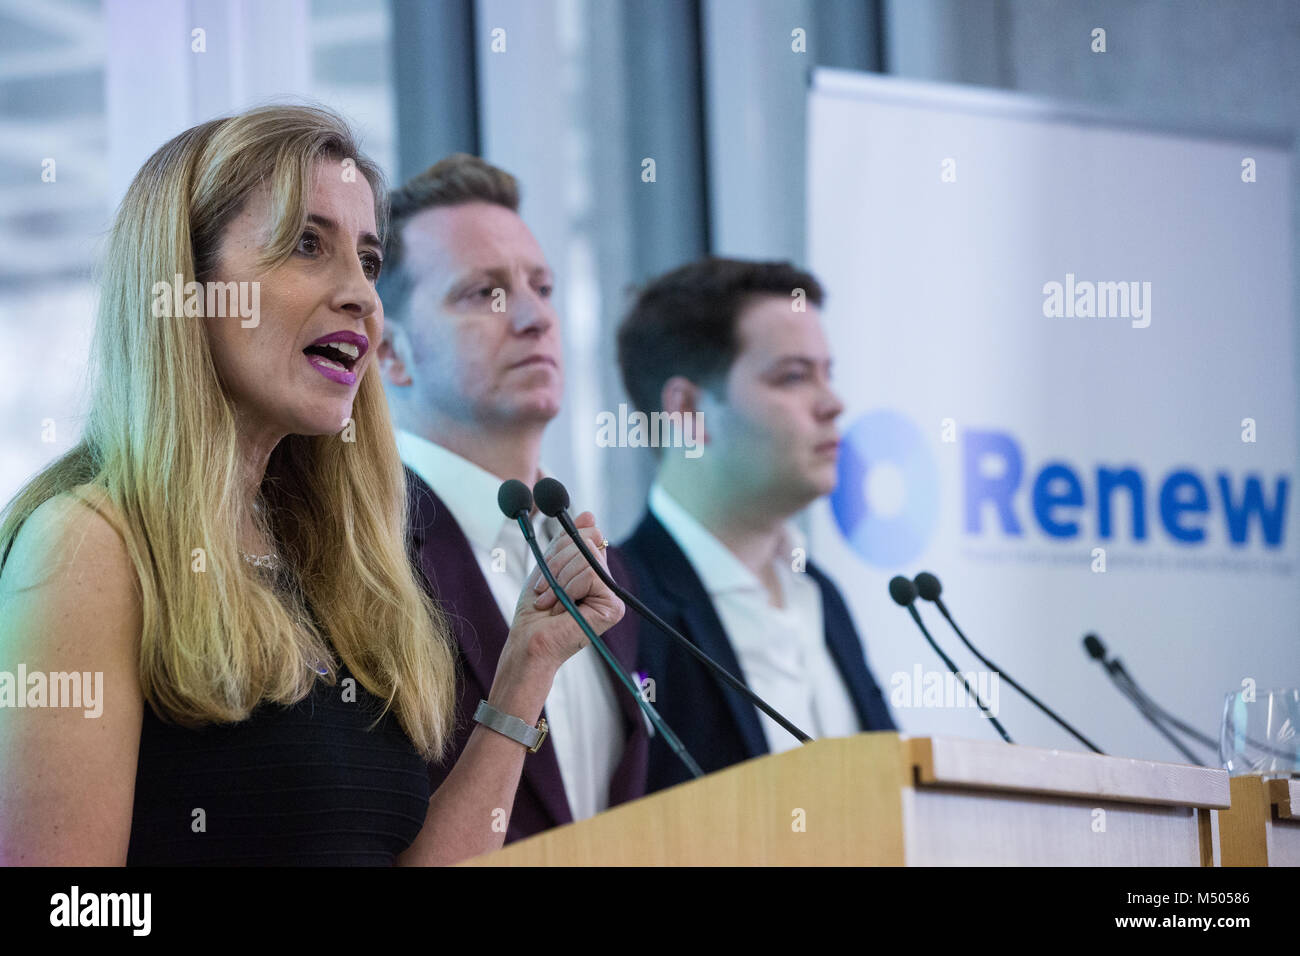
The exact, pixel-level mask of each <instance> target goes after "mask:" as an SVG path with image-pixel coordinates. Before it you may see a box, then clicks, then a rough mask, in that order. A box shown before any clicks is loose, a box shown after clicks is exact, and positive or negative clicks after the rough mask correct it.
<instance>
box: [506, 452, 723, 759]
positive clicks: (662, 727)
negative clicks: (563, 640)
mask: <svg viewBox="0 0 1300 956" xmlns="http://www.w3.org/2000/svg"><path fill="white" fill-rule="evenodd" d="M497 506H498V507H499V508H500V509H501V511H502V512H503V513H504V514H505V516H506V517H507V518H514V519H515V521H516V522H517V523H518V524H519V530H520V531H522V532H523V533H524V540H525V541H527V542H528V547H529V548H531V549H532V552H533V558H534V559H535V560H536V561H537V567H538V568H539V569H540V570H541V572H542V576H543V577H544V578H546V583H547V584H549V585H550V586H551V590H552V591H554V592H555V596H556V597H557V598H558V599H559V601H560V604H561V605H562V606H563V607H564V609H565V610H566V611H568V612H569V616H570V617H572V618H573V619H574V620H575V621H577V622H578V627H580V628H581V629H582V632H583V633H584V634H585V635H587V640H589V641H591V646H592V647H594V648H595V649H596V652H597V653H598V654H600V656H601V658H602V659H603V660H604V661H605V664H606V665H607V666H608V667H609V669H610V670H611V671H613V672H614V675H615V676H616V677H618V679H619V681H620V682H622V684H623V686H624V687H626V688H627V690H628V692H629V693H630V694H631V695H632V696H633V697H634V698H636V702H637V706H639V707H640V708H641V710H642V712H643V713H644V714H645V715H646V717H647V718H648V719H649V720H650V723H651V724H653V725H654V728H655V730H657V731H658V732H659V733H660V734H661V735H662V736H663V739H664V741H665V742H666V743H667V744H668V746H669V747H670V748H672V751H673V753H675V754H676V755H677V757H678V759H680V760H681V762H682V763H683V764H685V765H686V769H687V770H689V771H690V772H691V776H693V777H702V776H704V771H703V770H701V769H700V765H699V764H697V763H696V762H695V758H694V757H692V756H691V755H690V754H689V753H688V752H687V750H686V748H685V747H684V746H683V745H682V742H681V740H680V739H679V738H678V736H677V735H676V734H675V733H673V731H672V728H671V727H669V726H668V725H667V724H666V723H664V719H663V718H662V717H660V716H659V711H657V710H655V709H654V708H653V707H652V706H650V702H649V701H648V700H646V699H645V698H644V697H642V696H641V688H639V687H637V686H636V684H635V683H633V681H632V678H631V677H629V676H628V675H627V672H626V671H624V670H623V668H622V667H621V666H619V663H618V661H617V660H616V659H615V657H614V655H613V654H611V653H610V652H609V648H608V647H606V646H605V642H604V641H602V640H601V639H600V637H599V636H597V634H596V632H595V631H593V630H592V629H591V625H589V624H588V623H587V621H586V619H585V618H583V616H582V614H581V612H579V610H578V608H577V607H576V606H575V605H574V603H573V599H572V598H570V597H569V595H568V593H567V592H566V591H565V590H564V588H562V587H560V582H558V581H556V580H555V575H553V574H552V573H551V569H550V568H549V567H548V566H547V564H546V556H545V555H544V554H542V549H541V548H540V547H538V544H537V537H536V536H535V535H534V534H533V525H532V522H531V521H529V518H528V516H529V514H531V512H532V510H533V493H532V492H531V491H529V490H528V486H527V485H526V484H524V483H523V482H522V481H519V480H518V479H517V478H511V479H510V480H509V481H505V482H503V483H502V485H501V487H500V488H498V489H497Z"/></svg>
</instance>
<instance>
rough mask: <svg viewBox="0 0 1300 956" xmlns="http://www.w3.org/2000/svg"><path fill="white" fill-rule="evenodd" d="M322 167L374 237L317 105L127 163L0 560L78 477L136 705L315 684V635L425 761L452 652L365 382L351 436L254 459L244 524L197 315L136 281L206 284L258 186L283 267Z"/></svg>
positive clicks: (230, 411)
mask: <svg viewBox="0 0 1300 956" xmlns="http://www.w3.org/2000/svg"><path fill="white" fill-rule="evenodd" d="M326 159H329V160H336V161H341V162H344V163H345V167H346V164H348V163H349V162H350V163H351V164H354V165H355V169H356V170H357V171H358V172H359V173H361V174H362V175H364V176H365V178H366V180H367V181H368V182H369V183H370V185H371V188H372V189H373V191H374V195H375V206H376V210H375V213H376V220H377V224H378V226H379V230H380V236H381V238H382V237H383V233H384V231H385V228H386V219H387V203H388V200H387V192H386V189H385V186H384V178H383V174H382V173H381V172H380V170H379V169H378V168H377V167H376V166H375V165H374V164H373V163H371V162H370V161H369V160H367V159H366V158H365V157H364V156H362V155H361V154H360V153H359V151H358V150H357V147H356V143H355V140H354V137H353V135H352V133H351V131H350V129H349V128H348V125H347V124H346V122H344V120H342V119H341V118H340V117H339V116H337V115H336V114H334V113H332V112H330V111H329V110H325V109H321V108H317V107H311V106H267V107H261V108H258V109H254V110H250V111H248V112H245V113H242V114H240V115H238V116H233V117H228V118H225V119H218V120H213V121H211V122H208V123H203V124H201V125H199V126H195V127H194V128H192V129H189V130H186V131H185V132H183V133H181V134H180V135H179V136H177V137H175V138H174V139H172V140H171V141H170V142H168V143H166V144H165V145H164V146H162V147H161V148H160V149H159V150H158V151H157V152H155V153H154V154H153V156H151V157H150V158H149V160H148V161H147V162H146V163H145V164H144V166H143V167H142V168H141V170H140V172H139V173H138V174H137V175H136V177H135V179H134V181H133V182H132V183H131V187H130V189H129V190H128V191H127V194H126V197H125V198H124V199H123V201H122V205H121V207H120V209H119V210H118V213H117V218H116V221H115V223H114V226H113V230H112V233H111V237H110V239H109V244H108V248H107V251H106V255H105V259H104V263H103V267H102V271H103V278H102V282H101V296H100V302H99V311H98V316H97V322H96V328H95V336H94V341H93V344H92V347H91V374H92V379H91V403H90V411H89V416H88V419H87V423H86V428H85V432H84V434H83V437H82V439H81V441H80V442H79V443H78V444H77V445H76V447H74V448H73V449H72V450H70V451H69V452H68V453H67V454H65V455H63V456H62V457H60V458H59V459H58V460H56V461H55V462H53V463H52V464H51V465H49V466H48V467H47V468H45V469H44V470H43V471H41V472H40V473H39V474H38V475H37V476H36V477H35V478H33V479H32V480H31V481H30V482H28V483H27V484H26V485H25V486H24V488H23V489H22V490H21V491H20V492H19V493H18V495H17V496H16V497H15V498H14V499H13V500H12V501H11V502H10V503H9V505H8V506H7V507H6V508H5V510H4V514H3V519H2V520H0V567H2V566H3V564H2V557H3V556H4V555H6V554H7V553H8V550H9V546H10V544H11V543H12V542H13V539H14V538H15V537H16V536H17V533H18V530H19V527H20V526H21V524H22V523H23V521H24V520H26V518H27V517H28V516H29V515H31V513H32V512H33V511H35V510H36V508H38V507H39V506H40V505H41V504H42V503H44V502H45V501H46V500H48V499H50V498H52V497H54V496H56V495H60V494H63V493H73V494H77V496H78V497H80V494H79V493H77V492H74V489H76V488H77V487H78V486H80V485H90V486H92V487H91V490H93V491H94V492H95V495H96V496H98V497H100V498H101V499H104V500H105V504H106V505H107V507H106V508H103V509H100V510H101V513H104V514H105V517H106V518H108V519H109V520H110V521H112V523H113V524H114V525H115V526H116V527H117V529H118V531H119V533H121V535H122V537H123V540H124V542H125V544H126V549H127V552H128V554H129V555H130V558H131V561H132V563H133V564H134V566H135V570H136V572H137V575H138V578H139V583H140V589H141V598H142V602H143V603H142V611H143V620H144V630H143V633H142V635H141V647H140V685H141V689H142V691H143V693H144V697H145V699H146V700H147V701H148V702H149V703H150V704H151V705H152V706H153V708H154V710H155V712H157V713H158V714H159V715H160V716H162V717H164V718H167V719H171V720H173V721H175V722H176V723H179V724H182V725H186V726H197V725H201V724H204V723H211V722H230V721H238V720H242V719H244V718H246V717H248V716H249V714H250V713H251V712H252V710H253V709H254V708H255V707H257V706H258V704H260V703H262V702H264V701H268V702H275V703H279V704H286V705H287V704H290V703H293V702H295V701H298V700H301V699H303V698H304V697H306V696H307V695H308V694H309V693H310V691H311V688H312V686H313V683H314V681H315V680H317V675H316V673H315V672H314V670H313V668H312V665H313V664H314V663H315V662H316V661H320V662H322V663H324V664H325V665H326V667H327V668H328V671H329V675H328V676H329V681H330V682H334V681H335V680H336V675H337V663H336V661H335V656H334V654H333V653H331V652H330V648H329V646H328V645H327V643H326V639H325V636H324V634H323V633H322V630H323V631H324V632H325V633H327V634H328V639H329V643H330V644H332V645H333V650H334V651H335V652H337V655H338V658H340V659H341V660H342V661H343V663H344V664H346V665H347V668H348V670H349V671H351V673H352V675H353V676H355V677H356V679H357V680H358V681H359V682H360V683H361V684H362V685H363V686H364V687H366V688H367V689H368V690H369V691H371V693H373V694H376V695H378V696H379V697H380V698H381V699H383V700H384V701H385V702H386V707H385V710H386V711H387V710H390V709H391V710H392V711H393V712H394V713H395V715H396V716H397V719H398V720H399V721H400V723H401V725H402V727H403V728H404V729H405V731H406V733H407V736H409V737H410V739H411V741H412V743H413V744H414V745H415V747H416V749H417V750H419V751H420V752H421V754H423V755H424V756H425V758H426V759H430V760H433V759H437V758H438V757H440V756H441V755H442V754H443V753H444V751H445V746H446V742H447V739H448V736H449V733H450V729H451V722H452V717H453V714H454V711H455V677H456V675H455V667H456V665H455V656H454V655H453V653H452V646H453V645H452V642H451V641H450V639H449V637H448V633H447V628H446V625H445V623H444V621H443V618H442V616H441V615H440V613H439V612H438V610H437V608H436V606H435V605H434V604H433V603H432V601H430V599H429V597H428V596H427V594H426V593H425V591H424V589H423V587H422V586H421V585H420V583H419V581H418V580H417V578H416V574H417V573H418V572H416V571H414V570H413V569H412V566H411V564H410V561H409V558H408V552H407V547H408V545H407V510H406V508H407V499H406V483H405V478H404V473H403V469H402V462H401V459H400V458H399V457H398V454H397V447H396V444H395V442H394V438H393V433H392V427H391V423H390V420H389V415H388V406H387V403H386V401H385V399H384V392H383V388H382V386H381V383H380V382H379V380H378V378H377V377H376V375H377V372H374V371H373V370H372V371H371V373H370V374H367V375H365V376H364V377H363V378H362V380H361V383H360V386H359V387H358V390H357V395H356V399H355V401H354V404H353V421H352V425H351V427H350V429H348V430H346V431H345V434H347V431H350V432H352V435H351V437H354V438H355V440H344V438H342V437H340V436H339V435H325V436H303V435H290V436H288V437H286V438H285V439H283V440H282V441H281V442H280V444H279V445H278V446H277V447H276V449H275V450H274V452H272V454H271V457H270V460H269V462H268V464H267V470H266V476H265V479H264V481H263V484H262V488H261V495H260V498H261V500H262V502H263V503H264V504H265V509H264V512H263V513H262V514H258V513H256V509H255V513H253V514H248V509H249V506H248V502H247V501H246V495H245V493H244V491H243V488H242V485H241V462H240V461H239V457H238V452H237V446H236V432H235V414H234V407H233V406H232V404H231V401H230V399H229V398H228V397H227V394H226V392H225V391H224V389H223V387H222V384H221V382H220V380H219V378H218V376H217V371H216V366H215V365H214V363H213V360H212V356H211V354H210V352H209V349H208V345H207V338H206V333H205V330H204V325H203V321H204V320H202V319H197V320H196V319H194V318H182V317H178V318H163V319H159V318H154V317H152V313H151V305H152V302H153V301H154V298H155V297H154V295H153V289H154V284H155V283H156V282H159V281H166V282H168V283H172V282H173V281H174V280H175V277H176V276H177V275H180V276H183V277H184V280H185V281H187V282H188V281H203V280H204V279H205V278H206V277H207V276H206V273H210V272H211V270H212V269H213V267H214V266H215V263H216V252H217V249H218V245H219V242H220V239H221V235H222V231H223V230H224V228H225V227H226V225H227V224H228V223H229V222H230V221H231V219H233V218H234V216H235V215H236V214H237V213H238V212H239V210H240V209H241V207H242V206H243V205H244V203H245V201H246V200H247V199H248V198H249V196H250V194H251V193H252V192H253V191H254V190H256V189H258V188H259V187H262V186H265V187H267V188H269V191H270V198H271V217H272V228H271V233H270V235H271V238H270V241H269V243H268V246H267V248H266V250H265V253H264V257H263V259H264V263H265V264H266V265H268V266H271V265H275V264H278V263H281V262H283V261H285V260H286V259H287V258H288V257H289V256H290V255H291V254H292V252H293V250H294V249H295V247H296V246H297V244H298V241H299V238H300V236H301V233H302V229H303V226H304V225H305V223H306V214H307V210H306V201H307V197H308V194H309V191H310V186H311V176H312V170H313V168H314V166H315V164H316V163H317V162H319V161H321V160H326ZM230 321H239V320H238V319H231V320H230ZM250 521H251V522H252V523H253V524H254V525H255V526H257V527H258V528H259V529H260V530H261V531H263V532H264V533H266V534H269V535H271V536H272V537H273V538H274V540H275V541H276V543H277V547H278V548H279V551H280V555H281V559H282V561H283V563H284V564H285V566H286V568H287V574H288V575H289V578H290V580H291V582H292V584H293V586H292V587H289V588H287V589H285V591H287V593H286V594H283V595H277V593H276V591H275V590H274V589H273V588H272V587H271V586H269V584H268V582H266V581H265V580H263V579H262V578H261V577H260V576H259V575H260V573H261V572H260V570H259V569H256V568H253V567H252V566H250V565H249V564H248V563H247V562H245V561H244V560H242V559H241V557H240V550H239V540H238V535H237V530H238V529H239V528H241V527H242V526H243V525H244V524H245V523H246V522H250ZM200 549H201V551H200ZM308 609H310V610H308Z"/></svg>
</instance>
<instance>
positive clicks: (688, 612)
mask: <svg viewBox="0 0 1300 956" xmlns="http://www.w3.org/2000/svg"><path fill="white" fill-rule="evenodd" d="M621 551H622V554H623V557H624V559H625V560H626V562H627V566H628V569H629V570H630V571H631V572H632V577H633V580H634V581H635V582H636V595H637V597H639V598H640V599H641V601H642V602H644V603H645V604H646V606H647V607H649V608H650V610H652V611H654V612H655V613H656V614H658V615H659V616H660V617H661V618H663V619H664V621H665V622H666V623H668V624H670V625H672V626H673V627H675V628H677V630H678V631H680V632H681V633H682V634H683V635H684V636H685V637H686V638H687V639H688V640H690V641H691V643H693V644H694V645H695V646H696V647H698V648H699V649H700V650H702V651H704V653H706V654H708V655H709V657H711V658H713V659H714V660H715V661H717V662H718V663H719V664H721V665H722V666H723V667H724V668H726V669H727V670H728V671H730V672H731V673H732V674H734V675H735V676H736V677H739V678H740V679H741V680H745V675H744V674H742V673H741V670H740V662H739V660H738V659H737V658H736V652H735V649H734V648H733V647H732V646H731V641H730V640H728V638H727V634H726V631H724V630H723V627H722V621H721V620H720V619H719V618H718V613H717V611H716V610H715V609H714V607H713V601H712V600H711V599H710V598H709V594H708V592H707V591H705V589H704V584H703V582H701V581H700V578H699V576H698V575H697V574H696V573H695V569H694V568H693V567H692V566H691V563H690V561H688V560H687V558H686V554H685V553H684V552H683V551H682V549H681V548H680V547H679V546H678V544H677V542H676V541H675V540H674V539H673V537H672V535H670V534H669V533H668V530H667V529H666V528H665V527H664V526H663V525H662V524H660V523H659V520H658V519H657V518H655V516H654V514H653V513H652V512H649V511H647V512H646V516H645V518H644V519H643V520H642V521H641V524H640V525H639V526H638V527H637V529H636V530H635V531H634V532H632V536H631V537H630V538H628V539H627V541H625V542H624V543H623V544H622V546H621ZM807 571H808V574H810V575H812V577H813V580H815V581H816V582H817V584H818V586H819V587H820V588H821V592H822V618H823V621H824V623H825V630H826V645H827V647H828V648H830V653H831V659H832V660H833V661H834V662H835V666H836V669H837V670H838V671H839V673H840V676H841V677H842V678H843V679H844V684H845V686H846V687H847V688H848V692H849V696H850V698H852V700H853V707H854V709H855V710H856V711H857V714H858V720H859V722H860V723H861V725H862V729H863V730H864V731H865V730H896V729H897V727H896V726H895V725H894V721H893V718H892V717H891V716H890V713H889V708H888V706H887V705H886V704H885V698H884V695H883V694H881V691H880V687H879V686H878V685H877V684H876V681H875V679H874V678H873V677H872V676H871V671H870V669H869V668H868V667H867V660H866V656H865V654H864V652H863V649H862V642H861V640H860V639H859V638H858V632H857V629H856V628H855V627H854V626H853V619H852V618H851V617H850V616H849V611H848V608H847V607H846V606H845V604H844V599H843V598H842V597H840V592H839V591H838V590H837V589H836V587H835V585H834V584H832V583H831V581H830V579H829V578H827V577H826V576H825V575H824V574H822V573H821V571H819V570H818V569H817V568H816V567H815V566H814V565H813V564H812V563H811V562H810V563H809V564H808V569H807ZM637 660H638V666H639V669H640V670H641V671H642V672H643V673H644V675H645V676H647V677H649V678H650V679H651V680H653V681H654V696H655V706H656V707H657V708H658V710H659V713H660V715H661V716H662V717H663V718H664V720H665V721H666V722H667V724H668V726H669V727H671V728H672V729H673V730H674V731H675V732H676V734H677V736H678V737H680V738H681V740H682V743H683V744H684V745H685V746H686V749H687V750H688V751H690V754H691V756H692V757H694V758H695V760H696V762H697V763H698V764H699V765H700V767H701V769H703V770H704V772H705V773H712V772H713V771H715V770H721V769H722V768H723V767H729V766H731V765H732V764H735V763H740V762H741V761H742V760H748V759H750V758H752V757H761V756H763V755H764V754H766V753H768V746H767V737H766V735H765V734H764V733H763V727H762V724H761V723H760V722H759V721H760V717H761V716H762V715H761V713H760V711H759V710H758V708H757V707H755V706H754V705H753V704H751V703H750V702H749V701H747V700H746V699H745V698H744V697H742V696H741V695H740V694H739V693H737V692H736V691H735V690H733V689H732V688H730V687H728V686H726V685H725V684H723V683H722V682H721V681H720V680H718V679H717V678H716V677H714V676H713V675H712V674H711V673H709V671H708V670H706V669H705V667H704V665H703V664H701V663H700V662H699V661H697V660H696V659H695V658H693V657H691V656H690V655H689V654H688V653H687V652H686V651H684V650H682V648H680V647H679V646H678V645H677V643H676V642H675V641H673V640H672V639H671V638H669V637H667V636H666V635H664V634H663V632H661V631H659V630H658V629H657V628H655V627H654V626H653V625H651V624H649V623H642V625H641V636H640V649H639V652H638V656H637ZM800 729H801V730H803V731H804V732H806V733H812V731H811V730H810V729H809V728H807V727H801V728H800ZM689 779H691V777H690V772H689V771H688V770H687V769H686V768H685V767H684V766H683V765H682V763H681V761H680V760H679V759H678V758H677V756H676V755H675V754H674V753H673V752H672V751H671V750H670V749H669V748H668V747H667V746H666V745H665V744H664V742H663V740H662V739H661V738H660V737H659V736H658V735H656V736H655V737H654V739H652V740H651V741H650V770H649V779H648V782H647V785H646V792H647V793H653V792H654V791H656V790H661V789H663V788H664V787H671V786H673V785H674V784H677V783H682V782H683V781H685V780H689Z"/></svg>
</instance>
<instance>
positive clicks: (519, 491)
mask: <svg viewBox="0 0 1300 956" xmlns="http://www.w3.org/2000/svg"><path fill="white" fill-rule="evenodd" d="M497 507H498V508H500V509H501V513H502V514H504V515H505V516H506V517H507V518H518V517H519V516H520V515H521V514H522V515H527V514H528V513H529V512H530V511H532V510H533V493H532V492H531V491H529V490H528V486H527V485H526V484H524V483H523V482H522V481H520V480H519V479H518V478H511V479H510V480H509V481H503V482H501V487H500V488H498V489H497Z"/></svg>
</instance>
